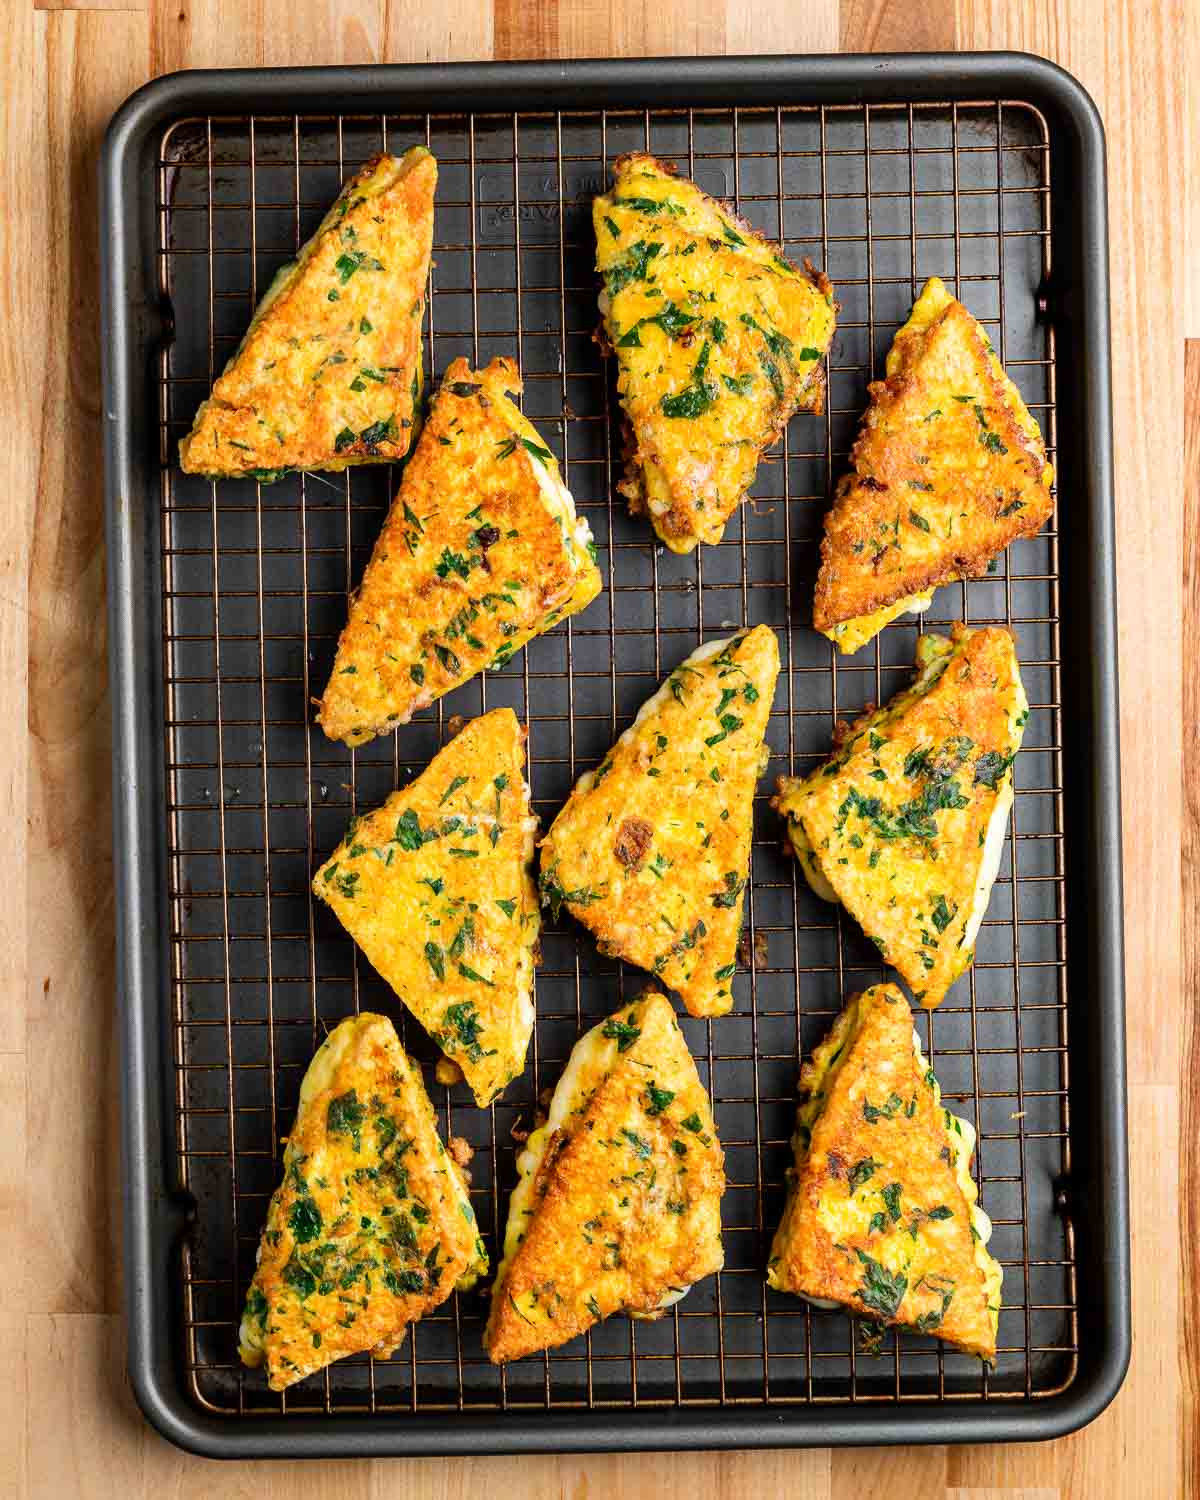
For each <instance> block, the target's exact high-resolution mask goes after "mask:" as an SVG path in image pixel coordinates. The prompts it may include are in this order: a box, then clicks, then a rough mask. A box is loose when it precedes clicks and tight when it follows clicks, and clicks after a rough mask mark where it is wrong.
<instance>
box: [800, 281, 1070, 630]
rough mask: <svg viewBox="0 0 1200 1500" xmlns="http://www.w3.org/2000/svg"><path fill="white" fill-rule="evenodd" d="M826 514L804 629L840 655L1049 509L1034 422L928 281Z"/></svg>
mask: <svg viewBox="0 0 1200 1500" xmlns="http://www.w3.org/2000/svg"><path fill="white" fill-rule="evenodd" d="M851 463H852V469H851V471H850V472H849V473H848V474H846V475H844V476H843V478H842V479H841V480H840V482H839V484H838V487H837V492H836V494H835V496H834V501H833V505H832V506H831V508H830V510H829V513H828V515H827V516H826V517H825V535H824V538H823V540H822V542H821V569H820V573H819V575H818V578H817V587H816V594H815V597H814V601H813V625H814V627H815V628H816V629H817V630H819V631H820V632H821V633H822V634H823V635H826V636H828V637H829V639H830V640H832V641H833V642H834V643H835V644H836V645H837V647H838V648H839V650H841V651H843V652H847V653H849V652H853V651H857V650H858V649H859V648H860V647H861V646H863V645H865V644H866V643H867V642H868V641H869V640H871V639H872V637H873V636H875V635H876V634H878V632H879V631H880V630H882V629H883V627H884V626H885V625H886V624H888V623H889V622H890V621H891V620H894V619H896V618H897V616H898V615H901V614H903V613H905V612H913V613H920V612H921V611H922V610H924V609H925V608H927V607H928V605H929V603H930V601H931V600H932V598H933V591H934V589H935V588H937V587H938V586H939V585H941V584H944V583H952V582H955V581H957V580H959V579H965V578H978V577H980V576H982V575H983V574H985V573H986V572H987V569H988V565H989V564H990V563H991V561H992V559H993V558H994V557H996V556H997V554H999V553H1000V552H1002V551H1003V550H1004V548H1005V547H1007V546H1008V544H1009V543H1010V542H1012V541H1014V540H1015V539H1016V538H1017V537H1023V536H1034V535H1035V534H1036V533H1037V532H1038V531H1040V530H1041V528H1042V527H1043V526H1044V525H1045V523H1046V522H1047V520H1049V518H1050V515H1051V513H1052V511H1053V509H1054V501H1053V498H1052V496H1051V493H1050V486H1051V483H1052V481H1053V478H1054V471H1053V469H1052V468H1051V467H1050V464H1049V463H1048V462H1047V459H1046V446H1045V443H1044V442H1043V440H1042V434H1041V432H1040V431H1039V429H1038V425H1037V423H1036V421H1035V420H1034V419H1033V417H1032V416H1031V415H1030V412H1029V410H1028V408H1027V407H1026V405H1025V402H1024V401H1023V400H1022V398H1021V394H1020V392H1019V391H1018V390H1017V388H1016V386H1015V385H1014V384H1013V382H1012V380H1010V379H1009V377H1008V375H1007V374H1006V373H1005V370H1004V367H1003V366H1002V365H1001V363H1000V361H999V359H998V358H997V356H996V352H995V350H994V349H993V348H992V345H991V343H990V342H989V341H988V336H987V333H986V332H985V331H984V329H983V327H982V325H981V324H980V323H979V322H978V321H977V320H976V319H975V318H974V317H972V315H971V314H970V313H969V312H968V311H967V309H966V308H965V307H964V306H963V305H962V303H961V302H959V301H957V300H956V299H955V298H954V297H952V296H951V295H950V293H949V292H948V291H947V289H946V287H945V286H944V285H943V283H942V282H941V281H940V280H939V279H938V278H937V277H936V276H933V277H930V279H929V280H928V281H927V282H926V283H925V286H924V288H923V289H922V292H921V295H920V296H919V297H918V298H917V300H916V302H915V303H914V305H913V309H912V312H911V314H910V315H909V318H908V321H907V322H906V323H905V324H904V326H903V327H902V328H901V329H900V330H899V332H898V333H897V334H896V337H895V339H894V341H893V343H892V348H891V350H890V352H889V354H888V357H887V372H886V378H885V379H884V380H880V381H876V382H875V383H874V384H873V385H872V386H871V387H870V402H869V405H868V407H867V411H866V415H865V416H864V417H863V421H862V426H861V428H860V431H859V436H858V439H857V441H856V443H855V445H854V449H853V452H852V453H851Z"/></svg>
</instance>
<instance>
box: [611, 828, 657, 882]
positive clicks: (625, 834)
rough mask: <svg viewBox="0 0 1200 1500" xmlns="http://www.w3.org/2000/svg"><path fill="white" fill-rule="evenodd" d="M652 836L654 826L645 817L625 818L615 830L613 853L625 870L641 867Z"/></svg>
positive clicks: (635, 869)
mask: <svg viewBox="0 0 1200 1500" xmlns="http://www.w3.org/2000/svg"><path fill="white" fill-rule="evenodd" d="M653 837H654V827H653V825H652V824H650V823H647V822H646V820H645V818H626V819H625V820H624V821H623V822H622V824H621V826H620V828H619V829H618V830H617V837H616V840H615V842H614V843H613V853H614V854H615V855H616V857H617V859H618V860H620V862H621V863H622V864H623V865H624V866H625V868H626V869H627V870H633V871H635V872H636V871H637V870H640V869H641V868H642V861H643V860H644V859H645V857H646V850H647V849H649V847H650V840H651V839H652V838H653Z"/></svg>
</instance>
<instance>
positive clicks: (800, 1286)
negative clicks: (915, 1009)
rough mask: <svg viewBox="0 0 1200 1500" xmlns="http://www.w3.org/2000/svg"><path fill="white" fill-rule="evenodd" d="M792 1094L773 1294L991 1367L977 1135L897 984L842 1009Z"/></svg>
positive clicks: (993, 1316)
mask: <svg viewBox="0 0 1200 1500" xmlns="http://www.w3.org/2000/svg"><path fill="white" fill-rule="evenodd" d="M800 1088H801V1093H802V1095H803V1096H804V1097H803V1099H802V1102H801V1105H800V1110H799V1114H798V1116H797V1123H796V1134H795V1136H794V1138H793V1141H792V1149H793V1158H794V1160H793V1167H792V1169H791V1171H790V1173H789V1191H788V1199H787V1205H786V1207H785V1209H784V1213H783V1219H782V1221H781V1223H780V1225H779V1229H778V1231H777V1232H776V1235H775V1240H774V1243H773V1245H772V1247H771V1256H770V1261H769V1263H768V1268H767V1280H768V1282H769V1284H770V1285H771V1286H772V1287H774V1288H775V1289H776V1290H777V1291H781V1292H794V1293H796V1294H797V1295H798V1296H801V1297H807V1298H809V1299H811V1300H813V1301H815V1302H817V1303H824V1302H835V1303H838V1304H839V1305H841V1306H843V1307H847V1308H849V1309H851V1311H853V1312H856V1313H858V1314H859V1315H860V1316H861V1317H865V1318H870V1319H873V1320H875V1321H876V1322H878V1323H882V1324H885V1325H894V1326H896V1327H901V1328H907V1329H910V1330H912V1331H913V1332H916V1333H927V1334H933V1335H934V1336H935V1337H937V1338H939V1339H944V1340H945V1341H946V1342H947V1343H949V1344H953V1345H954V1346H955V1347H956V1348H959V1349H963V1350H965V1351H966V1352H968V1353H970V1354H977V1355H979V1357H980V1358H981V1359H987V1360H994V1358H995V1355H996V1330H997V1326H998V1322H999V1312H1000V1284H1001V1279H1002V1275H1003V1273H1002V1271H1001V1268H1000V1266H999V1265H998V1264H997V1262H996V1261H995V1260H993V1258H992V1257H991V1255H990V1254H989V1253H988V1250H987V1240H988V1238H989V1236H990V1235H991V1231H992V1226H991V1221H990V1220H989V1219H988V1217H987V1215H986V1214H985V1213H984V1212H983V1211H982V1209H980V1208H979V1207H978V1205H977V1202H976V1199H977V1196H978V1193H977V1189H976V1187H975V1183H974V1181H973V1179H972V1177H971V1172H970V1162H971V1153H972V1151H973V1149H974V1141H975V1132H974V1129H973V1128H972V1126H971V1125H970V1123H969V1122H968V1121H966V1120H960V1119H959V1118H957V1116H955V1115H952V1114H951V1113H950V1111H949V1110H947V1109H944V1108H943V1107H942V1103H941V1090H940V1089H939V1088H938V1084H937V1080H936V1079H935V1078H934V1076H933V1070H932V1068H930V1067H929V1066H928V1064H927V1063H926V1061H925V1058H924V1057H923V1056H922V1054H921V1051H920V1048H919V1046H918V1044H917V1041H916V1038H915V1035H914V1033H913V1025H912V1016H911V1013H910V1011H909V1008H908V1002H907V1001H906V1000H905V998H904V996H903V994H902V993H901V992H900V990H898V989H897V988H896V986H895V985H891V984H881V985H876V986H875V987H874V988H872V989H869V990H865V991H864V992H863V993H862V994H861V995H855V996H853V997H852V998H851V1000H850V1001H849V1003H848V1004H847V1006H846V1008H845V1010H844V1011H843V1012H842V1014H841V1015H840V1016H839V1017H838V1019H837V1020H836V1021H835V1022H834V1024H833V1028H832V1029H831V1031H830V1032H829V1035H828V1036H827V1037H826V1038H825V1040H824V1041H823V1042H822V1043H821V1044H820V1046H818V1047H817V1049H816V1051H815V1052H814V1053H813V1057H812V1061H811V1062H809V1063H806V1064H805V1066H804V1067H803V1068H802V1069H801V1072H800Z"/></svg>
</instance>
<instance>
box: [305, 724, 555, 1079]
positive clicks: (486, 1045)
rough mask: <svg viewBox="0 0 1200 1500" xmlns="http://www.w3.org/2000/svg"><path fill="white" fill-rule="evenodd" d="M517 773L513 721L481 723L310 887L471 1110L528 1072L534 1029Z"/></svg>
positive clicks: (525, 796)
mask: <svg viewBox="0 0 1200 1500" xmlns="http://www.w3.org/2000/svg"><path fill="white" fill-rule="evenodd" d="M524 770H525V731H524V730H523V729H522V728H521V725H520V724H519V723H518V721H517V717H516V715H515V714H514V713H513V711H512V710H511V709H509V708H497V709H494V710H493V711H492V712H491V713H489V714H484V715H483V717H482V718H479V719H475V720H473V721H472V722H471V723H470V724H468V725H467V726H466V728H465V729H464V730H463V731H462V733H461V734H459V735H458V736H457V738H455V739H453V740H451V742H450V743H449V744H448V745H447V746H446V747H445V748H444V749H443V750H442V751H440V752H439V753H438V755H436V756H435V757H434V759H433V761H432V762H431V763H430V765H429V767H428V768H427V769H426V770H425V771H423V772H422V773H421V775H420V776H418V777H417V778H416V780H415V781H411V782H410V783H409V784H408V786H406V787H403V788H402V789H401V790H400V791H398V792H393V793H392V795H391V796H390V797H389V798H388V800H387V801H386V802H385V803H384V804H383V806H382V807H380V808H378V809H377V810H376V811H375V812H373V813H368V814H366V815H365V816H364V817H361V818H357V819H356V820H355V821H354V822H353V823H352V824H351V826H350V828H349V830H348V831H347V834H346V837H345V838H344V839H343V840H342V842H341V843H340V844H339V845H338V847H337V848H336V849H335V850H334V852H333V854H332V855H331V856H330V857H329V859H328V860H327V861H326V863H325V864H324V865H322V866H321V868H320V869H319V870H318V871H317V873H316V876H315V878H314V880H313V890H314V891H315V892H316V894H317V895H318V896H320V897H321V899H322V900H323V901H326V902H328V903H329V905H330V906H331V907H332V908H333V910H334V911H335V912H336V913H337V916H338V919H339V920H340V921H341V923H342V925H343V926H344V927H345V929H346V931H347V932H348V933H349V934H350V936H351V937H352V938H353V939H354V941H355V942H356V943H357V944H358V946H359V947H360V948H361V949H362V951H363V952H364V953H365V954H366V956H367V958H368V959H370V961H371V963H372V965H373V966H374V967H375V969H377V970H378V972H379V973H380V974H381V975H382V976H383V978H384V979H386V980H387V982H388V984H390V985H391V987H392V989H394V990H395V992H396V994H397V995H399V997H400V999H401V1000H403V1002H404V1004H405V1005H406V1006H407V1007H408V1009H409V1010H410V1011H411V1012H412V1013H413V1015H414V1016H415V1017H416V1018H417V1020H418V1021H419V1022H420V1023H421V1025H422V1026H423V1027H424V1028H425V1030H426V1031H427V1032H428V1033H429V1035H430V1036H431V1037H432V1038H433V1040H434V1042H436V1043H437V1045H438V1046H439V1047H440V1048H441V1049H442V1051H443V1052H444V1053H445V1054H446V1056H447V1057H449V1058H452V1059H453V1060H454V1061H455V1062H456V1063H457V1064H458V1066H459V1067H460V1068H461V1069H462V1071H463V1074H464V1076H465V1077H466V1080H467V1083H468V1084H469V1085H470V1088H471V1091H472V1093H473V1094H474V1095H475V1100H476V1103H477V1104H479V1105H480V1106H483V1105H485V1104H488V1103H489V1102H490V1101H491V1100H492V1099H493V1098H494V1097H495V1096H496V1095H497V1094H498V1093H499V1092H500V1090H501V1089H503V1088H504V1086H505V1085H506V1084H507V1083H508V1082H509V1081H510V1080H511V1079H513V1078H515V1077H516V1075H517V1074H518V1073H520V1072H521V1070H522V1069H523V1068H524V1066H525V1052H526V1049H527V1047H528V1045H529V1034H530V1031H531V1030H532V1027H533V949H534V945H535V944H536V942H537V936H538V930H539V926H540V921H539V914H538V904H537V892H536V889H535V887H534V883H533V875H532V862H533V850H534V838H535V835H536V830H537V819H536V818H535V817H534V816H533V814H532V813H531V811H530V806H529V787H528V786H527V784H526V782H525V775H524Z"/></svg>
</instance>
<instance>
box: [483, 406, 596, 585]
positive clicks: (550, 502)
mask: <svg viewBox="0 0 1200 1500" xmlns="http://www.w3.org/2000/svg"><path fill="white" fill-rule="evenodd" d="M501 410H502V412H503V415H504V418H505V420H506V421H507V422H508V426H509V430H510V431H511V432H512V434H513V436H514V437H517V438H520V439H522V440H523V442H528V443H533V444H534V445H535V446H536V447H538V448H541V449H543V450H544V451H546V452H549V449H548V448H546V444H545V442H544V441H543V440H542V436H541V434H540V433H539V432H538V430H537V428H536V427H535V426H534V425H533V423H532V422H531V421H530V420H529V418H528V417H527V416H526V415H525V413H524V412H523V411H522V410H521V408H520V407H519V406H518V405H517V404H516V402H514V401H511V400H509V398H508V397H507V396H502V397H501ZM525 453H526V455H527V457H528V460H529V463H530V464H531V465H532V467H533V472H534V476H535V478H536V479H537V482H538V489H539V490H541V492H542V499H543V500H544V501H545V504H546V509H547V510H548V511H549V512H550V514H551V515H552V516H553V517H554V519H555V520H556V521H557V522H558V525H559V529H560V530H561V531H562V534H563V541H564V542H565V544H566V548H567V553H568V555H569V557H570V559H571V562H572V563H573V564H574V567H575V571H576V572H577V573H583V572H586V571H587V570H588V569H589V568H591V567H594V566H595V543H594V542H593V539H592V528H591V527H590V526H589V525H588V523H587V521H586V519H585V518H584V517H583V516H581V515H579V514H578V513H577V512H576V510H575V497H574V496H573V495H572V494H571V491H570V490H569V489H568V488H567V487H566V485H565V484H564V483H563V480H562V475H561V474H560V473H559V468H558V460H557V459H556V458H555V457H554V455H553V454H551V455H550V458H549V460H546V459H542V458H539V457H538V456H537V454H536V453H532V452H531V451H530V450H529V449H528V448H525Z"/></svg>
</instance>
